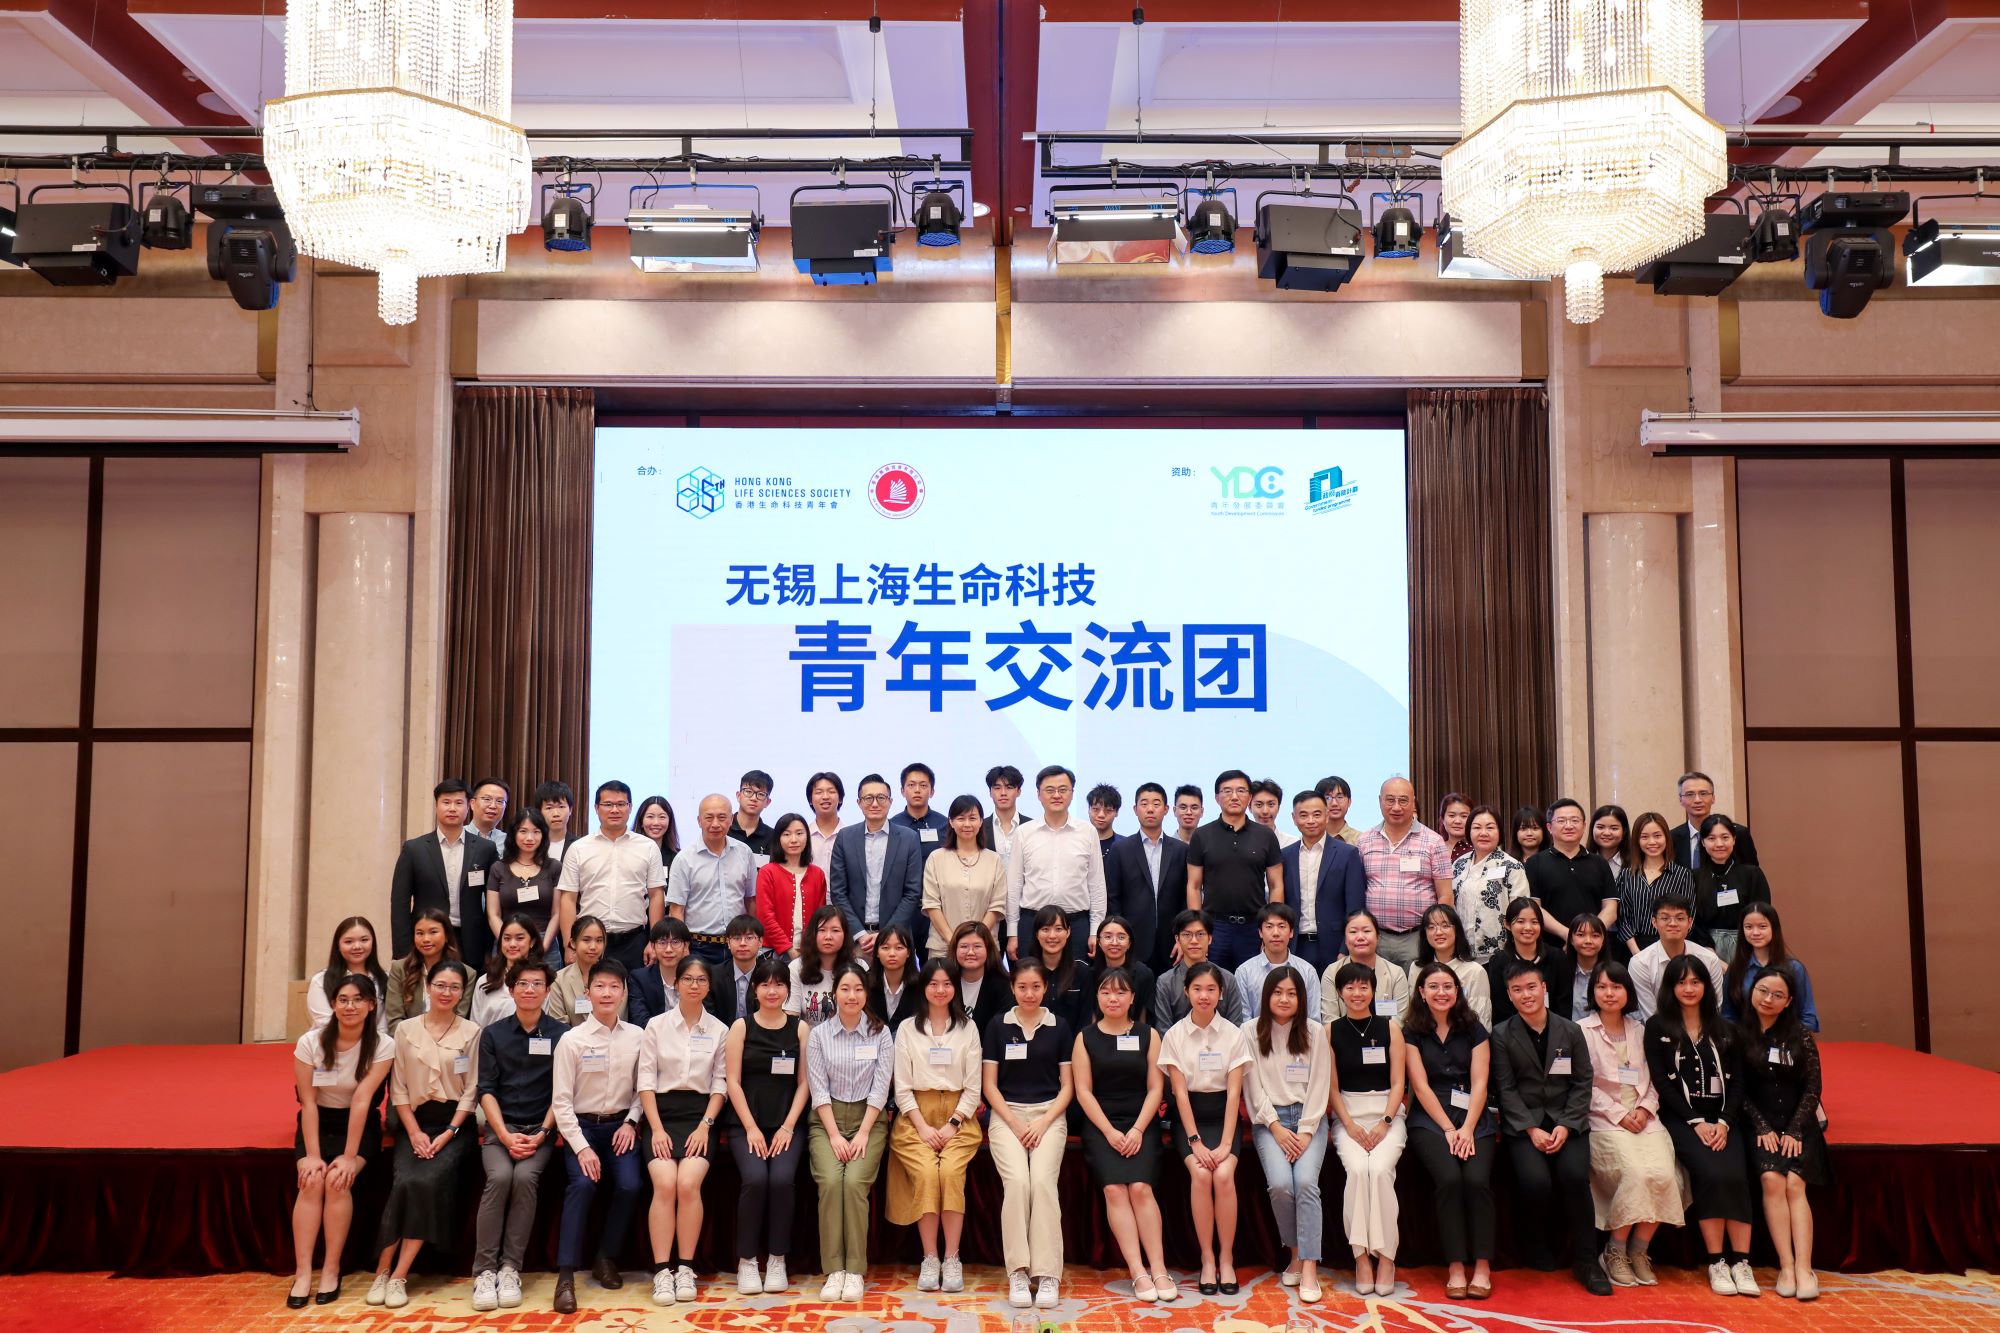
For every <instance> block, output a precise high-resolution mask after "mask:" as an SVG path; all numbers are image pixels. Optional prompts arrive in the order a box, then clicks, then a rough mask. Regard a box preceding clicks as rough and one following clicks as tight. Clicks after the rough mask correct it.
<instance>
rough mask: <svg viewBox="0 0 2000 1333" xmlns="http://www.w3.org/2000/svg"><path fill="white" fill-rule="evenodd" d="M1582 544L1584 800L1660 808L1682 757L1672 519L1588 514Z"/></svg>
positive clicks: (1676, 548)
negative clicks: (1586, 728)
mask: <svg viewBox="0 0 2000 1333" xmlns="http://www.w3.org/2000/svg"><path fill="white" fill-rule="evenodd" d="M1584 522H1585V523H1586V525H1587V528H1586V537H1585V541H1586V544H1587V546H1588V548H1589V557H1588V559H1589V568H1590V574H1589V580H1590V592H1589V595H1590V708H1591V715H1592V724H1593V725H1592V728H1591V740H1592V751H1593V753H1592V765H1591V768H1592V772H1591V776H1592V779H1593V780H1592V782H1591V784H1590V792H1591V797H1590V799H1591V801H1592V802H1593V803H1596V802H1602V801H1616V802H1618V803H1620V804H1622V805H1624V806H1625V807H1626V809H1627V811H1628V812H1630V813H1633V814H1636V813H1637V812H1639V811H1642V810H1650V809H1664V808H1666V807H1665V806H1664V805H1663V804H1662V802H1664V801H1665V800H1666V797H1667V794H1668V793H1670V792H1672V791H1673V790H1674V780H1675V779H1676V778H1677V777H1678V776H1679V775H1680V773H1681V770H1682V768H1683V766H1684V765H1685V763H1686V760H1685V759H1684V757H1683V755H1684V753H1685V749H1686V737H1685V735H1684V732H1683V728H1682V707H1681V684H1682V682H1681V605H1680V604H1681V580H1680V534H1679V531H1678V529H1679V523H1678V521H1677V520H1676V519H1675V517H1674V516H1673V515H1672V514H1592V515H1590V516H1589V517H1588V518H1586V519H1585V520H1584Z"/></svg>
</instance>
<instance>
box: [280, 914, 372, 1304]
mask: <svg viewBox="0 0 2000 1333" xmlns="http://www.w3.org/2000/svg"><path fill="white" fill-rule="evenodd" d="M359 919H360V918H358V917H353V918H349V921H350V922H351V921H357V920H359ZM347 924H349V923H348V922H343V923H342V925H343V926H346V925H347ZM364 924H365V923H364ZM345 933H346V932H345V931H344V930H342V931H336V932H334V938H335V940H336V947H338V944H337V942H338V941H339V940H340V939H341V938H342V936H343V935H345ZM374 934H375V933H374V931H373V930H370V931H369V932H368V943H369V952H370V954H371V955H372V954H373V952H374ZM332 1009H333V1016H332V1017H331V1018H329V1019H327V1021H326V1022H325V1023H323V1024H321V1025H320V1026H319V1027H316V1028H314V1029H312V1030H311V1031H309V1032H307V1033H306V1034H305V1035H304V1036H302V1037H300V1038H299V1041H298V1045H296V1046H294V1047H293V1048H292V1071H293V1079H294V1080H295V1081H296V1083H297V1084H298V1088H297V1092H298V1098H299V1127H298V1136H297V1139H296V1141H295V1142H294V1143H293V1145H292V1155H293V1157H294V1158H296V1159H297V1162H298V1168H299V1197H298V1199H297V1201H296V1202H294V1203H293V1204H292V1249H293V1253H294V1254H295V1255H296V1257H297V1264H298V1271H297V1273H296V1274H294V1276H293V1278H292V1290H291V1294H290V1295H289V1296H287V1297H286V1298H285V1304H286V1305H288V1306H289V1307H291V1308H292V1309H294V1310H303V1309H304V1308H305V1306H306V1297H307V1294H308V1292H309V1291H312V1280H313V1268H312V1258H313V1244H314V1243H315V1242H316V1241H317V1240H318V1239H319V1238H320V1235H321V1234H322V1232H324V1234H325V1236H326V1257H325V1258H324V1259H323V1260H322V1261H321V1264H320V1270H319V1287H318V1289H317V1291H313V1292H312V1294H313V1298H314V1299H315V1300H317V1301H318V1303H319V1304H321V1305H331V1304H332V1303H333V1302H334V1301H335V1300H336V1299H337V1298H338V1297H339V1296H340V1256H341V1251H342V1250H343V1249H344V1248H345V1247H346V1245H347V1228H348V1226H349V1224H351V1223H352V1222H353V1221H354V1181H355V1178H356V1177H357V1176H359V1175H360V1174H361V1169H362V1168H363V1167H365V1166H367V1165H368V1163H370V1162H372V1161H374V1160H375V1158H376V1157H377V1156H379V1155H380V1154H381V1151H382V1121H381V1118H380V1116H379V1114H378V1106H377V1101H376V1098H377V1096H378V1095H379V1094H380V1092H381V1090H382V1080H384V1079H385V1078H387V1077H388V1076H389V1064H390V1061H392V1060H394V1059H395V1056H396V1048H395V1047H394V1045H392V1044H391V1043H390V1041H389V1039H388V1038H387V1037H386V1036H384V1035H383V1033H382V1030H381V1028H379V1027H378V1026H376V1023H375V1015H376V1013H377V1011H378V1010H379V1009H380V1003H379V1001H378V995H377V991H376V989H375V983H374V982H373V981H372V980H370V979H369V978H368V977H367V976H366V975H365V974H361V975H355V976H349V977H346V978H345V979H343V980H342V981H341V983H340V984H339V985H338V986H336V987H335V988H334V992H333V1005H332ZM328 1154H331V1156H329V1155H328Z"/></svg>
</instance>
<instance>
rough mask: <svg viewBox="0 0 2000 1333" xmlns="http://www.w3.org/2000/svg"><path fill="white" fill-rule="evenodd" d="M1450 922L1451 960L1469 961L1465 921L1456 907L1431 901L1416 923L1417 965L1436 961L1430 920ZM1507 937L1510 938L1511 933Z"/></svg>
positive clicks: (1455, 961) (1458, 961) (1456, 961)
mask: <svg viewBox="0 0 2000 1333" xmlns="http://www.w3.org/2000/svg"><path fill="white" fill-rule="evenodd" d="M1434 920H1436V921H1448V922H1450V923H1451V931H1452V945H1451V960H1452V961H1453V962H1454V963H1469V962H1471V961H1472V953H1471V951H1470V950H1469V949H1467V948H1466V945H1465V922H1464V921H1462V920H1460V919H1459V915H1458V909H1457V908H1455V907H1452V906H1450V905H1449V904H1447V903H1432V904H1431V905H1430V906H1429V907H1426V908H1425V909H1424V915H1423V919H1422V920H1421V921H1419V922H1418V923H1417V966H1419V967H1424V966H1426V965H1428V964H1431V963H1435V962H1436V961H1437V950H1436V949H1433V948H1432V947H1431V929H1430V927H1431V922H1432V921H1434ZM1508 938H1510V939H1511V938H1512V936H1511V934H1510V935H1509V937H1508Z"/></svg>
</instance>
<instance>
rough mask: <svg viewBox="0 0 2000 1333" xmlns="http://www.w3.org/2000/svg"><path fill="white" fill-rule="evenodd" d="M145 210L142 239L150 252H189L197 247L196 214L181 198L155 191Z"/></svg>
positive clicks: (147, 200) (141, 232)
mask: <svg viewBox="0 0 2000 1333" xmlns="http://www.w3.org/2000/svg"><path fill="white" fill-rule="evenodd" d="M142 211H143V213H144V214H145V220H144V222H143V223H142V224H141V230H140V232H139V240H140V243H141V244H143V245H144V246H145V247H146V248H147V249H148V250H186V249H188V248H189V247H190V246H192V245H193V244H194V214H193V213H191V212H189V211H188V206H187V205H186V204H184V203H182V202H181V198H180V196H179V195H177V194H169V193H167V192H166V191H165V190H155V191H154V192H153V193H152V194H151V195H149V196H147V199H146V207H145V208H144V209H143V210H142Z"/></svg>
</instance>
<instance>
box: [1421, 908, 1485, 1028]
mask: <svg viewBox="0 0 2000 1333" xmlns="http://www.w3.org/2000/svg"><path fill="white" fill-rule="evenodd" d="M1427 963H1442V964H1444V966H1446V967H1448V968H1450V969H1451V970H1452V975H1454V976H1456V977H1457V978H1458V986H1459V989H1460V990H1461V991H1463V992H1464V994H1465V1003H1466V1005H1467V1006H1468V1007H1470V1008H1471V1010H1472V1014H1473V1017H1475V1018H1477V1019H1478V1020H1479V1026H1481V1027H1483V1028H1488V1027H1491V1026H1492V1025H1493V989H1492V985H1491V983H1490V982H1489V980H1488V979H1487V976H1486V969H1485V968H1484V967H1482V966H1480V965H1479V963H1478V962H1476V961H1475V960H1474V959H1473V957H1472V955H1471V953H1470V952H1469V951H1467V949H1466V947H1465V927H1464V925H1463V924H1461V923H1460V921H1459V919H1458V913H1457V911H1456V910H1454V909H1452V908H1450V907H1446V906H1445V905H1444V904H1443V903H1438V904H1436V905H1435V906H1432V907H1427V908H1425V909H1424V917H1423V935H1422V938H1420V939H1419V940H1418V941H1417V961H1416V962H1414V963H1412V964H1410V979H1411V989H1412V990H1414V989H1415V988H1416V986H1415V982H1416V976H1417V973H1419V972H1421V971H1422V970H1423V969H1424V965H1425V964H1427Z"/></svg>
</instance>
